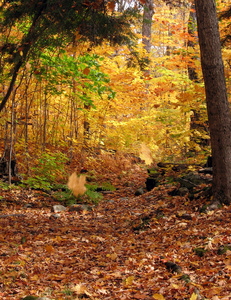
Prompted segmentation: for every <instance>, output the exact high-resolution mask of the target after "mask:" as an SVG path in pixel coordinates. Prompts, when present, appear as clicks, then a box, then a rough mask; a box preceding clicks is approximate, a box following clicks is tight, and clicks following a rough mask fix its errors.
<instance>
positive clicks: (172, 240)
mask: <svg viewBox="0 0 231 300" xmlns="http://www.w3.org/2000/svg"><path fill="white" fill-rule="evenodd" d="M137 170H138V169H136V170H135V171H134V172H133V173H132V172H130V174H129V178H127V179H126V181H125V180H124V181H123V179H118V178H113V177H111V182H112V184H114V185H115V186H116V187H117V190H116V191H114V192H110V193H105V194H104V198H103V200H101V201H100V202H99V204H98V205H97V206H94V207H93V209H92V210H91V211H88V210H82V211H79V212H76V211H75V212H70V211H68V210H67V211H64V212H61V213H59V217H55V215H54V213H52V212H51V207H52V206H53V205H54V204H57V201H55V200H54V199H53V197H52V195H49V194H45V193H44V192H43V191H36V190H25V189H20V188H19V189H16V188H12V189H10V190H7V191H4V190H1V199H0V298H1V299H3V300H8V299H16V300H17V299H21V298H23V297H25V296H28V295H34V296H40V297H41V296H46V297H47V298H48V299H92V300H93V299H94V300H96V299H97V300H99V299H100V300H101V299H105V300H107V299H110V300H112V299H121V300H123V299H145V300H149V299H191V300H195V299H212V300H217V299H223V300H224V299H226V300H228V299H231V219H230V213H231V208H230V207H222V208H220V209H217V210H214V211H209V212H207V213H202V212H201V211H200V209H201V207H202V206H203V204H204V203H205V202H206V201H207V199H204V198H203V197H201V198H197V200H192V201H190V200H189V199H188V198H187V195H186V196H170V195H169V192H170V191H171V190H172V189H173V187H172V186H170V185H169V184H167V185H164V184H163V185H160V186H159V187H156V188H154V189H153V190H152V191H150V192H146V193H144V194H143V195H140V196H134V194H135V191H136V189H137V188H138V187H139V186H145V180H146V177H147V172H146V171H145V170H144V169H139V170H138V171H137ZM28 202H30V203H33V206H32V207H27V206H26V204H27V203H28ZM58 204H60V203H58Z"/></svg>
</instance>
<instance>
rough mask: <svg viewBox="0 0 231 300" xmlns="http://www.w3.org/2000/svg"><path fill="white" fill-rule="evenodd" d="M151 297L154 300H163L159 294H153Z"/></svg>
mask: <svg viewBox="0 0 231 300" xmlns="http://www.w3.org/2000/svg"><path fill="white" fill-rule="evenodd" d="M152 297H153V298H154V299H157V300H164V299H165V298H164V296H163V295H161V294H154V295H153V296H152Z"/></svg>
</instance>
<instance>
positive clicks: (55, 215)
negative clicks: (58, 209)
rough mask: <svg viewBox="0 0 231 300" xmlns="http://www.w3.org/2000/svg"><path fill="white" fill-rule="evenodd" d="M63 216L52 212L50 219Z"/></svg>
mask: <svg viewBox="0 0 231 300" xmlns="http://www.w3.org/2000/svg"><path fill="white" fill-rule="evenodd" d="M60 217H61V216H60V215H59V214H52V215H51V216H50V219H59V218H60Z"/></svg>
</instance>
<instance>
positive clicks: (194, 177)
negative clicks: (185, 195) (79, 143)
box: [177, 173, 204, 190]
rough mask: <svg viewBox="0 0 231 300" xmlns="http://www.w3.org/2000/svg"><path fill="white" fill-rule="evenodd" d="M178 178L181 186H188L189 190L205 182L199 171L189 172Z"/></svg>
mask: <svg viewBox="0 0 231 300" xmlns="http://www.w3.org/2000/svg"><path fill="white" fill-rule="evenodd" d="M177 180H178V181H179V182H180V184H181V187H186V188H187V189H189V190H190V189H192V188H193V187H196V186H197V185H200V184H202V183H203V182H204V180H203V178H201V176H200V175H199V174H198V173H189V174H187V175H185V176H183V177H180V178H178V179H177Z"/></svg>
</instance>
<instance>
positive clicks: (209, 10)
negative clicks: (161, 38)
mask: <svg viewBox="0 0 231 300" xmlns="http://www.w3.org/2000/svg"><path fill="white" fill-rule="evenodd" d="M196 13H197V26H198V36H199V44H200V51H201V66H202V72H203V77H204V83H205V93H206V103H207V111H208V122H209V128H210V137H211V148H212V157H213V186H212V187H213V200H212V202H213V203H214V204H216V205H217V204H218V203H224V204H230V203H231V115H230V106H229V102H228V99H227V90H226V83H225V74H224V65H223V60H222V55H221V43H220V34H219V26H218V20H217V13H216V5H215V0H196Z"/></svg>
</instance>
